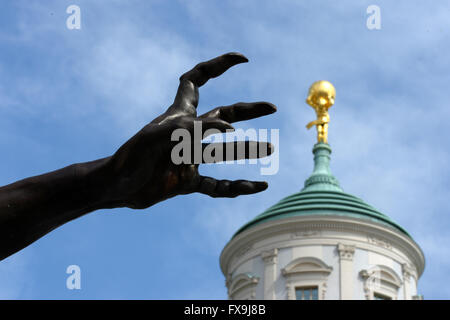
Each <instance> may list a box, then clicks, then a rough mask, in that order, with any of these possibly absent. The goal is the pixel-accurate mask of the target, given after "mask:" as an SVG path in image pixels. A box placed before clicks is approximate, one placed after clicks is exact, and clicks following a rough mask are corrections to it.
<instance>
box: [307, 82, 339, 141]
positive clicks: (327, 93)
mask: <svg viewBox="0 0 450 320" xmlns="http://www.w3.org/2000/svg"><path fill="white" fill-rule="evenodd" d="M335 97H336V90H335V89H334V86H333V85H332V84H331V82H329V81H326V80H320V81H316V82H314V83H313V84H312V85H311V87H310V88H309V93H308V98H306V103H307V104H309V105H310V106H311V107H313V108H314V110H316V115H317V119H316V120H314V121H311V122H310V123H308V124H307V125H306V128H307V129H310V128H311V127H312V126H314V125H315V126H316V128H317V142H319V143H320V142H323V143H328V122H330V116H329V115H328V109H329V108H330V107H331V106H332V105H333V104H334V99H335Z"/></svg>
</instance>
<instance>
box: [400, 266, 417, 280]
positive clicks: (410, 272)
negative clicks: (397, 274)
mask: <svg viewBox="0 0 450 320" xmlns="http://www.w3.org/2000/svg"><path fill="white" fill-rule="evenodd" d="M402 274H403V279H404V281H410V279H411V277H412V276H414V274H415V270H414V268H413V267H411V266H410V265H409V264H407V263H403V264H402Z"/></svg>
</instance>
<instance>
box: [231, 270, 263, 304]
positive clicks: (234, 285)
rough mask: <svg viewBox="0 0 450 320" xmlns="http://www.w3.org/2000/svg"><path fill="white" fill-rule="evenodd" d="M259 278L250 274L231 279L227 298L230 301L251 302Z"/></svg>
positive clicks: (242, 274)
mask: <svg viewBox="0 0 450 320" xmlns="http://www.w3.org/2000/svg"><path fill="white" fill-rule="evenodd" d="M258 282H259V278H258V277H255V276H254V275H252V274H251V273H241V274H238V275H237V276H235V277H233V279H232V280H231V283H230V286H229V288H228V297H229V298H230V299H231V300H251V299H254V298H255V296H256V291H255V289H256V286H257V284H258Z"/></svg>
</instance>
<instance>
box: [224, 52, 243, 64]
mask: <svg viewBox="0 0 450 320" xmlns="http://www.w3.org/2000/svg"><path fill="white" fill-rule="evenodd" d="M225 55H226V56H228V57H231V58H233V61H234V62H235V63H246V62H248V59H247V57H246V56H244V55H243V54H242V53H239V52H229V53H227V54H225Z"/></svg>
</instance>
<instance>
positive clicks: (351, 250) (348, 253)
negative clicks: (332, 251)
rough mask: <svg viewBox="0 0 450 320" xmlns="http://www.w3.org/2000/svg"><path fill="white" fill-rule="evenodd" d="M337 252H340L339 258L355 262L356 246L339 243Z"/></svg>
mask: <svg viewBox="0 0 450 320" xmlns="http://www.w3.org/2000/svg"><path fill="white" fill-rule="evenodd" d="M337 250H338V252H339V258H340V259H341V260H349V261H352V260H353V256H354V254H355V246H352V245H345V244H343V243H339V244H338V246H337Z"/></svg>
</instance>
